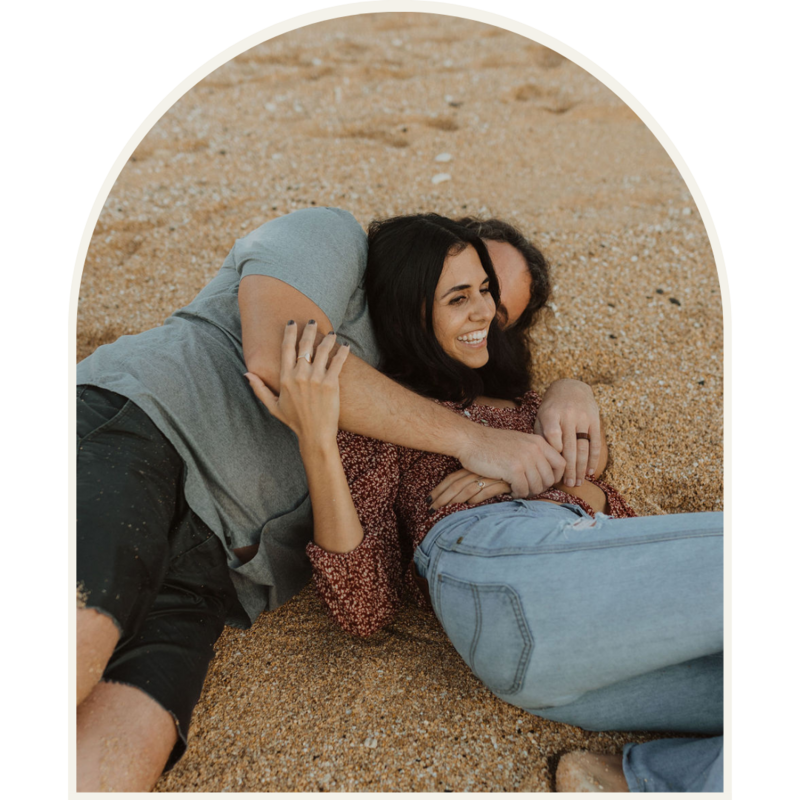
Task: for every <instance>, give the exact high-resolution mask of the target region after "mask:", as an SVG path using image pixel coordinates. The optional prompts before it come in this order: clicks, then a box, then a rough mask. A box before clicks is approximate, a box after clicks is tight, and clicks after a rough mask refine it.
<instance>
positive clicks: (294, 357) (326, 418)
mask: <svg viewBox="0 0 800 800" xmlns="http://www.w3.org/2000/svg"><path fill="white" fill-rule="evenodd" d="M316 335H317V325H316V323H315V322H313V321H310V322H309V323H308V325H306V327H305V330H304V331H303V335H302V336H301V337H300V344H299V346H298V344H297V325H296V324H295V323H294V322H289V323H288V324H287V325H286V330H285V331H284V334H283V343H282V345H281V378H280V381H281V385H280V395H278V396H277V397H276V396H275V395H274V394H273V393H272V391H271V390H270V389H269V387H267V386H266V385H265V384H264V382H263V381H262V380H261V378H259V377H258V376H257V375H255V374H253V373H252V372H248V373H246V374H245V377H246V378H247V379H248V381H250V386H251V388H252V389H253V391H254V392H255V394H256V396H257V397H258V399H259V400H261V402H262V403H263V404H264V405H265V406H266V407H267V409H268V410H269V412H270V414H272V416H274V417H276V418H277V419H279V420H280V421H281V422H282V423H284V425H288V426H289V427H290V428H291V429H292V430H293V431H294V432H295V433H296V434H297V438H298V439H299V440H300V443H301V447H302V444H303V443H304V442H306V443H317V444H319V443H328V442H330V441H333V442H335V441H336V433H337V431H338V429H339V373H340V372H341V369H342V365H343V364H344V361H345V359H346V358H347V354H348V353H349V352H350V348H349V347H348V346H347V345H344V346H342V347H340V348H339V351H338V352H337V353H336V355H335V356H333V358H332V359H331V361H330V366H328V359H329V357H330V354H331V351H332V350H333V347H334V345H335V344H336V336H334V334H333V332H332V331H331V333H329V334H328V335H327V336H325V337H324V338H323V339H322V341H321V342H320V344H319V346H318V347H317V348H316V352H315V348H314V341H315V338H316Z"/></svg>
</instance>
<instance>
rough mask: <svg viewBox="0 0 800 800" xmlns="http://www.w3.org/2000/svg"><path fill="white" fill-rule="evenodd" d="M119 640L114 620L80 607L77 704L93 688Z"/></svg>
mask: <svg viewBox="0 0 800 800" xmlns="http://www.w3.org/2000/svg"><path fill="white" fill-rule="evenodd" d="M118 641H119V631H118V630H117V626H116V625H115V624H114V622H113V621H112V619H111V618H110V617H108V616H106V615H105V614H102V613H100V612H99V611H95V610H94V609H93V608H79V609H78V614H77V639H76V649H77V668H78V681H77V682H78V705H80V704H81V703H82V702H83V701H84V700H85V699H86V698H87V697H88V696H89V692H91V691H92V689H94V687H95V686H96V685H97V682H98V681H99V680H100V678H102V677H103V671H104V670H105V668H106V664H108V659H109V658H111V654H112V653H113V652H114V648H115V647H116V646H117V642H118Z"/></svg>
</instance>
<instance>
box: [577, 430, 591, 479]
mask: <svg viewBox="0 0 800 800" xmlns="http://www.w3.org/2000/svg"><path fill="white" fill-rule="evenodd" d="M589 446H590V445H589V442H587V441H586V439H578V442H577V455H576V457H575V475H576V485H577V486H580V485H581V484H582V483H583V481H584V480H585V478H586V469H587V464H588V462H589Z"/></svg>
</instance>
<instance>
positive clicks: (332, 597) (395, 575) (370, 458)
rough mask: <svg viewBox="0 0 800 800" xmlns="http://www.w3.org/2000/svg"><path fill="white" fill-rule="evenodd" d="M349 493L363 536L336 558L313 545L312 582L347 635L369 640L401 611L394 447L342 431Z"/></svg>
mask: <svg viewBox="0 0 800 800" xmlns="http://www.w3.org/2000/svg"><path fill="white" fill-rule="evenodd" d="M338 442H339V450H340V453H341V456H342V464H343V466H344V470H345V474H346V476H347V482H348V484H349V486H350V493H351V495H352V497H353V502H354V504H355V507H356V511H357V512H358V518H359V520H360V522H361V527H362V529H363V532H364V539H363V541H362V542H361V544H359V545H358V547H356V548H355V549H354V550H351V551H350V552H349V553H332V552H330V551H328V550H323V549H322V548H321V547H319V546H318V545H317V544H315V543H314V542H309V544H308V545H307V546H306V552H307V553H308V556H309V558H310V559H311V566H312V569H313V575H314V582H315V584H316V587H317V591H318V592H319V594H320V596H321V598H322V600H323V602H324V603H325V605H326V607H327V609H328V612H329V613H330V614H331V616H332V617H333V618H334V620H335V621H336V622H337V623H338V624H339V625H341V627H342V628H344V629H345V630H346V631H348V632H349V633H353V634H356V635H357V636H369V635H370V634H371V633H374V632H375V631H376V630H378V629H379V628H382V627H383V626H384V625H386V624H388V623H389V622H390V621H391V620H392V619H393V618H394V616H395V614H396V613H397V609H398V608H399V606H400V601H401V597H402V589H403V573H404V571H405V569H406V568H407V566H408V562H409V559H410V554H408V555H406V557H405V558H404V556H403V552H402V551H403V548H402V546H401V542H400V534H399V521H398V518H397V514H396V511H395V499H396V497H397V489H398V485H399V480H400V467H399V456H398V451H397V448H396V447H395V445H393V444H389V443H387V442H380V441H377V440H375V439H368V438H366V437H363V436H359V435H358V434H355V433H348V432H345V431H340V433H339V435H338Z"/></svg>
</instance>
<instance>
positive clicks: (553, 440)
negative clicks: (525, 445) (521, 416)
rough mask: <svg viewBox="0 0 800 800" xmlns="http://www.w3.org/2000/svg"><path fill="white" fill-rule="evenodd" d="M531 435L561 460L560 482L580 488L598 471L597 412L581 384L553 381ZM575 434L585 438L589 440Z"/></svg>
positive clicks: (600, 438)
mask: <svg viewBox="0 0 800 800" xmlns="http://www.w3.org/2000/svg"><path fill="white" fill-rule="evenodd" d="M533 432H534V433H538V434H540V435H541V436H544V438H545V439H546V440H547V441H548V442H549V443H550V444H551V445H552V446H553V447H554V448H555V449H556V450H558V452H559V453H561V455H562V456H563V457H564V460H565V461H566V467H565V469H564V476H563V478H562V482H563V483H564V484H565V485H566V486H569V487H573V486H580V485H581V483H582V482H583V478H584V477H586V478H588V477H592V476H593V475H594V474H595V472H596V471H597V469H598V464H599V463H600V460H601V454H602V452H603V446H604V442H605V439H604V437H603V430H602V425H601V423H600V410H599V409H598V407H597V403H596V402H595V399H594V394H593V392H592V389H591V387H590V386H588V385H587V384H585V383H583V382H582V381H575V380H569V379H563V380H558V381H555V382H554V383H553V384H551V386H550V388H549V389H548V390H547V391H546V392H545V393H544V397H543V398H542V404H541V406H540V407H539V413H538V415H537V417H536V423H535V424H534V426H533ZM577 433H587V434H589V440H588V441H587V440H586V439H583V438H581V439H578V438H577V437H576V434H577Z"/></svg>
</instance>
